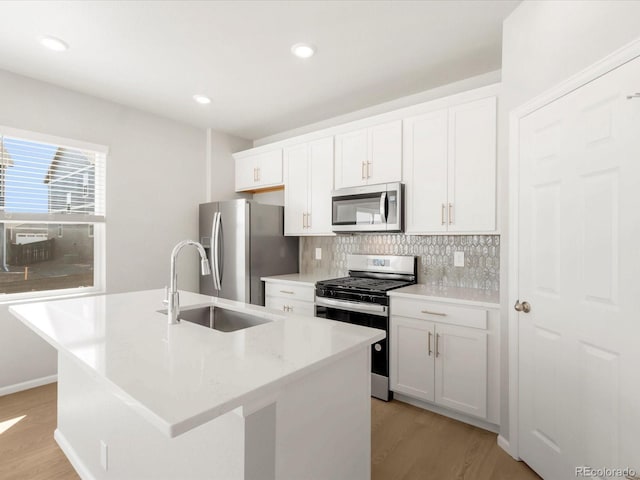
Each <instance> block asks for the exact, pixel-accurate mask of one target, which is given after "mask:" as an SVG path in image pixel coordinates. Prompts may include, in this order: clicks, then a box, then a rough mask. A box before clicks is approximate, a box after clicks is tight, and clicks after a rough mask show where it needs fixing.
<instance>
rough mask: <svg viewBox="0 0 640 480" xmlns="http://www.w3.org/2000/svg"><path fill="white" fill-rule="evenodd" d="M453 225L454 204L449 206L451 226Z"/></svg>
mask: <svg viewBox="0 0 640 480" xmlns="http://www.w3.org/2000/svg"><path fill="white" fill-rule="evenodd" d="M452 224H453V203H450V204H449V225H452Z"/></svg>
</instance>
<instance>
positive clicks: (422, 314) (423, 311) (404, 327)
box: [389, 298, 499, 424]
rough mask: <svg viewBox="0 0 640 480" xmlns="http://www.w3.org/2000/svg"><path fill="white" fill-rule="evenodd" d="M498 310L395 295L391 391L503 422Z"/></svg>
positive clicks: (391, 352) (391, 342)
mask: <svg viewBox="0 0 640 480" xmlns="http://www.w3.org/2000/svg"><path fill="white" fill-rule="evenodd" d="M497 313H498V312H497V310H496V311H495V312H489V311H488V310H486V309H480V308H470V307H462V306H457V305H456V306H451V305H446V304H442V305H439V304H437V303H433V302H421V301H416V300H407V299H404V298H392V299H391V326H390V332H389V340H390V381H391V390H393V391H394V392H397V393H401V394H405V395H408V396H410V397H413V398H415V399H418V400H423V401H425V402H431V403H433V404H434V405H436V406H440V407H445V408H447V409H450V410H454V411H456V412H460V413H464V414H466V415H470V416H473V417H476V418H480V419H482V420H484V421H488V422H491V423H495V424H497V423H499V405H498V402H499V387H498V383H497V382H498V378H499V344H498V333H497V331H496V330H497V319H498V316H497ZM405 315H411V316H405ZM412 317H413V318H412ZM469 325H472V326H469ZM490 364H491V365H490ZM490 368H491V371H490Z"/></svg>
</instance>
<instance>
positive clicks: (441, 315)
mask: <svg viewBox="0 0 640 480" xmlns="http://www.w3.org/2000/svg"><path fill="white" fill-rule="evenodd" d="M420 312H422V313H426V314H427V315H438V316H439V317H446V316H447V314H446V313H440V312H430V311H429V310H420Z"/></svg>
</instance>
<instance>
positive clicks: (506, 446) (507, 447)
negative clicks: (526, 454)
mask: <svg viewBox="0 0 640 480" xmlns="http://www.w3.org/2000/svg"><path fill="white" fill-rule="evenodd" d="M498 446H499V447H500V448H501V449H503V450H504V451H505V452H507V453H508V454H509V455H511V456H512V457H513V458H514V459H515V460H518V461H520V457H518V455H516V454H515V453H514V452H512V451H511V444H510V443H509V440H507V439H506V438H504V437H503V436H502V435H498Z"/></svg>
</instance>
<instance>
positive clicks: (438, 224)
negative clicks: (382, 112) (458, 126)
mask: <svg viewBox="0 0 640 480" xmlns="http://www.w3.org/2000/svg"><path fill="white" fill-rule="evenodd" d="M447 129H448V113H447V110H446V109H445V110H438V111H436V112H431V113H427V114H425V115H420V116H418V117H412V118H408V119H406V120H405V121H404V132H403V133H404V166H403V175H404V182H405V195H406V197H405V198H406V210H405V215H406V220H407V226H406V232H407V233H432V232H446V231H447Z"/></svg>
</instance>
